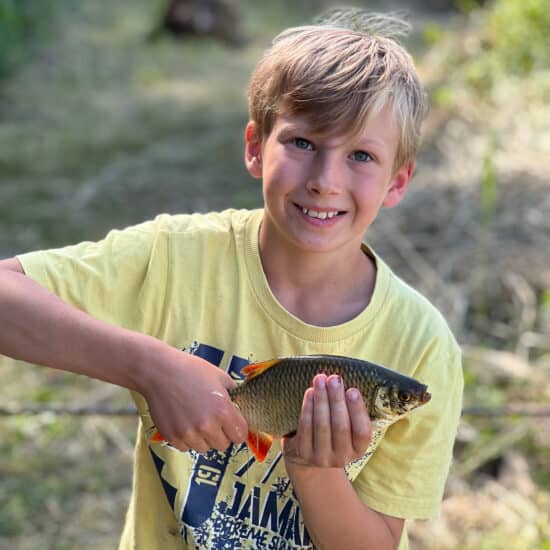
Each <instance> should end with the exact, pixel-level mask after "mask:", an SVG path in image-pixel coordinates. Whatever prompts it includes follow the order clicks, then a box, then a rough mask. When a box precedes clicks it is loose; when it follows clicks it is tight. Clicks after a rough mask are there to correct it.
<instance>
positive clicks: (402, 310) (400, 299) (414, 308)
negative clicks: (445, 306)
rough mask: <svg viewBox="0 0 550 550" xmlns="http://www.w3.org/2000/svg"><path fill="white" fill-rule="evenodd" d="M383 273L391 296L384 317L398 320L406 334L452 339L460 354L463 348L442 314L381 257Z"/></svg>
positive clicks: (388, 293)
mask: <svg viewBox="0 0 550 550" xmlns="http://www.w3.org/2000/svg"><path fill="white" fill-rule="evenodd" d="M376 260H377V265H378V269H379V272H381V273H382V274H384V276H385V277H387V280H388V284H387V292H386V296H385V300H384V304H385V307H384V308H383V312H381V314H382V315H387V316H388V317H389V318H392V319H396V320H398V324H399V325H401V326H402V327H403V328H404V330H405V331H406V332H408V331H411V332H415V333H417V334H418V333H420V332H422V333H424V334H426V335H438V336H439V337H445V338H446V339H448V342H449V344H450V345H451V347H452V348H455V349H456V350H458V349H459V346H458V344H457V342H456V340H455V337H454V335H453V333H452V330H451V328H450V327H449V324H448V322H447V320H446V319H445V317H444V315H443V314H442V312H441V311H440V310H439V309H438V308H437V307H436V306H435V305H434V304H433V303H432V302H431V301H430V299H429V298H428V297H426V296H425V295H424V294H422V293H421V292H419V291H418V290H417V289H415V288H414V287H413V286H411V285H410V284H409V283H407V282H406V281H405V280H404V279H402V278H401V277H400V276H399V275H397V274H396V273H395V272H394V271H393V270H392V269H391V268H390V267H389V266H388V264H386V263H385V262H384V261H383V260H382V259H381V258H380V257H378V256H377V258H376Z"/></svg>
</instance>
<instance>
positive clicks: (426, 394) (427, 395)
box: [420, 391, 432, 403]
mask: <svg viewBox="0 0 550 550" xmlns="http://www.w3.org/2000/svg"><path fill="white" fill-rule="evenodd" d="M431 398H432V394H431V393H430V392H427V391H425V392H424V393H423V394H422V397H421V398H420V400H421V401H422V403H427V402H428V401H429V400H430V399H431Z"/></svg>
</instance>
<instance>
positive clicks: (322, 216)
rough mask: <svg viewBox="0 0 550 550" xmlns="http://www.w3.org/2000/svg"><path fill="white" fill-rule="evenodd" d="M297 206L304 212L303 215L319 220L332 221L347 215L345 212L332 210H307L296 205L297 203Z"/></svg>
mask: <svg viewBox="0 0 550 550" xmlns="http://www.w3.org/2000/svg"><path fill="white" fill-rule="evenodd" d="M295 206H296V207H297V208H299V209H300V210H301V211H302V214H304V215H306V216H309V217H310V218H315V219H318V220H327V219H329V220H330V219H332V218H335V217H336V216H340V215H342V214H345V211H344V210H330V209H326V208H325V209H322V210H321V209H314V208H306V207H305V206H301V205H299V204H296V203H295Z"/></svg>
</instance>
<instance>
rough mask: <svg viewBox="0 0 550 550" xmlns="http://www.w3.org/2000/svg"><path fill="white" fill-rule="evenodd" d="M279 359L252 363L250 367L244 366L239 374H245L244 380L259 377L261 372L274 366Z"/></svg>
mask: <svg viewBox="0 0 550 550" xmlns="http://www.w3.org/2000/svg"><path fill="white" fill-rule="evenodd" d="M279 361H280V359H270V360H269V361H263V362H261V363H252V365H246V367H244V368H243V369H242V370H241V372H242V373H243V374H246V380H250V379H251V378H255V377H256V376H260V374H262V372H264V371H266V370H267V369H269V368H271V367H273V366H274V365H276V364H277V363H278V362H279Z"/></svg>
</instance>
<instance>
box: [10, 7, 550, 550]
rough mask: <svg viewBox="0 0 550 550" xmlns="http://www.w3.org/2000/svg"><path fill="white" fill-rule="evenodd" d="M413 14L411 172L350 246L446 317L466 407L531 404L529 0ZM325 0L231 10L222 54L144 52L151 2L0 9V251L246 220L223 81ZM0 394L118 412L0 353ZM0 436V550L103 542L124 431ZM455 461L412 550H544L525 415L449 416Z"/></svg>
mask: <svg viewBox="0 0 550 550" xmlns="http://www.w3.org/2000/svg"><path fill="white" fill-rule="evenodd" d="M398 4H399V3H395V7H399V6H398ZM435 4H436V2H415V3H413V4H410V3H408V6H409V7H411V6H412V9H411V16H412V22H413V24H414V28H415V32H414V33H413V35H412V36H411V37H410V39H409V40H408V42H407V45H408V46H409V47H410V48H411V50H412V51H413V53H414V57H415V60H416V62H417V65H418V67H419V71H420V73H421V76H422V78H423V80H424V81H425V82H426V84H427V85H428V88H429V92H430V96H431V98H432V110H431V113H430V116H429V118H428V119H427V121H426V125H425V136H426V137H425V140H424V144H423V147H422V149H421V151H420V154H419V161H418V170H417V174H416V176H415V179H414V182H413V186H412V188H411V191H410V194H409V196H408V197H407V199H406V200H405V202H404V204H403V205H402V206H400V207H399V208H398V209H395V210H390V211H387V212H384V214H383V216H381V218H380V220H379V221H377V223H376V224H375V226H374V227H373V228H372V231H371V233H370V236H369V239H370V241H371V243H373V244H374V246H375V248H376V249H377V250H378V252H380V253H381V254H382V255H383V256H385V257H386V259H387V260H388V261H389V263H390V264H391V265H392V267H394V268H395V269H396V270H397V271H398V273H400V274H401V275H402V276H403V277H404V278H405V279H406V280H407V281H409V282H411V284H413V285H414V286H416V287H417V288H419V289H420V290H421V291H422V292H424V293H425V294H426V295H427V296H428V297H429V298H430V299H431V300H432V301H433V302H434V303H435V304H436V305H437V306H438V307H439V308H440V309H441V310H442V311H443V312H444V314H445V315H446V317H447V318H448V319H449V321H450V323H451V324H452V326H453V329H454V330H455V333H456V334H457V337H458V339H459V341H460V343H461V344H462V346H463V349H464V357H465V367H466V371H465V374H466V397H465V405H466V406H479V405H483V406H491V407H500V406H506V405H509V404H511V403H515V404H519V405H522V404H524V403H527V404H530V405H533V404H535V405H538V406H543V405H548V404H550V388H549V382H548V380H549V378H550V377H549V374H550V262H549V260H548V254H547V251H548V250H550V193H549V185H550V183H549V180H548V174H547V166H548V150H549V149H550V109H549V107H548V105H549V104H550V101H549V98H550V76H549V66H548V65H549V63H550V61H549V59H550V57H549V56H548V51H549V44H548V37H549V36H550V20H549V15H548V14H550V5H549V4H550V2H549V0H526V1H520V0H496V1H495V2H487V3H484V4H483V6H481V7H480V6H478V5H477V4H473V3H469V5H466V4H465V3H462V11H460V10H455V11H441V10H438V11H432V9H433V7H434V5H435ZM325 5H326V4H325V2H323V1H322V0H308V1H305V0H304V1H302V2H296V1H291V0H283V1H281V2H264V3H258V2H253V1H252V0H250V1H248V0H243V1H242V2H241V3H240V14H241V23H242V28H241V31H242V34H243V36H244V37H245V42H244V44H243V45H242V47H241V48H238V49H237V48H235V47H230V46H228V45H227V44H225V43H224V42H223V41H220V40H218V39H215V38H197V37H192V38H186V39H184V40H182V41H175V40H172V39H171V38H169V37H160V38H158V39H157V40H154V41H151V40H150V39H149V38H148V37H149V36H150V33H151V30H152V29H153V28H154V27H155V26H156V25H157V23H158V21H159V18H160V14H161V13H162V10H163V7H164V2H162V1H161V0H155V1H153V2H151V1H146V0H132V1H130V0H120V1H119V2H109V1H107V0H93V1H90V2H80V3H76V2H72V1H70V0H51V1H50V2H48V3H45V2H38V1H36V0H35V1H33V0H17V1H14V0H11V1H10V0H0V73H1V74H2V80H1V82H0V257H1V256H10V255H12V254H15V253H17V252H22V251H27V250H32V249H37V248H41V247H50V246H60V245H64V244H67V243H71V242H75V241H78V240H82V239H98V238H101V236H102V235H103V234H104V233H105V232H106V231H107V230H108V229H110V228H112V227H123V226H126V225H128V224H131V223H136V222H139V221H142V220H143V219H146V218H149V217H151V216H153V215H155V214H157V213H158V212H160V211H166V212H185V211H205V210H209V209H219V208H225V207H227V206H235V207H254V206H257V205H260V203H261V194H260V190H259V188H258V186H257V182H255V181H253V180H251V179H250V178H249V177H248V176H247V174H246V172H245V170H244V167H243V165H242V160H241V158H242V139H241V137H240V136H242V132H243V130H244V124H245V122H246V117H247V113H246V98H245V94H244V87H245V84H246V81H247V78H248V75H249V72H250V69H251V67H252V66H253V64H254V62H255V61H256V60H257V58H258V57H259V55H260V54H261V52H262V51H263V49H264V48H265V47H266V46H267V45H268V42H269V39H270V38H271V37H272V36H273V35H274V34H275V33H276V32H278V31H279V30H281V29H282V28H284V27H286V26H288V25H291V24H297V23H302V22H306V21H308V20H309V19H310V18H311V17H312V16H313V15H315V14H317V13H318V12H319V11H320V10H321V9H322V8H323V7H324V6H325ZM369 6H372V7H373V8H377V7H378V9H388V3H384V5H382V3H380V4H377V3H376V2H374V3H369ZM423 6H424V7H423ZM426 6H428V7H429V9H428V8H426ZM392 7H394V4H392ZM0 382H1V387H2V391H1V392H0V404H1V405H7V406H16V405H20V404H43V405H45V406H51V405H52V404H63V403H65V404H66V403H78V404H79V405H84V406H85V405H93V406H105V405H109V406H117V405H121V406H125V405H127V404H128V403H129V398H128V396H127V395H126V393H125V392H123V391H120V390H118V389H117V388H112V387H110V386H106V385H105V384H99V383H95V382H93V381H91V380H87V379H83V378H76V377H73V376H70V375H67V374H63V373H59V372H56V371H52V370H45V369H40V368H36V367H32V366H29V365H23V364H20V363H16V362H13V361H10V360H7V359H3V360H2V361H0ZM0 426H1V430H2V438H1V440H0V456H1V457H2V458H1V459H0V548H2V547H9V548H21V549H27V548H29V549H30V548H37V547H40V548H55V549H62V548H88V547H89V548H115V547H116V541H117V540H118V536H119V533H120V529H121V526H122V522H123V516H124V512H125V507H126V503H127V499H128V496H129V489H130V475H131V458H132V447H133V439H134V431H135V421H134V419H132V418H127V419H113V418H102V417H94V416H90V417H85V418H73V417H65V416H57V415H53V414H48V413H46V414H42V415H38V416H33V417H28V416H14V417H7V418H0ZM455 455H456V462H455V466H454V468H453V471H452V475H451V478H450V480H449V484H448V488H447V492H446V498H445V502H444V508H443V514H442V517H441V518H439V519H438V520H435V521H433V522H429V523H413V524H412V526H411V531H412V535H413V544H414V547H415V548H417V549H423V550H424V549H428V550H429V549H432V548H433V549H437V550H440V549H447V548H448V549H450V548H453V549H455V548H458V549H463V550H466V549H468V550H469V549H472V550H473V549H478V548H486V549H491V550H492V549H495V550H496V549H500V548H514V549H519V550H521V549H525V550H532V549H538V550H542V549H544V550H548V548H549V547H550V517H549V513H548V510H550V477H549V475H548V472H550V432H549V429H548V421H547V419H546V420H545V419H543V418H537V417H523V416H513V417H509V416H506V417H495V418H491V419H487V418H476V417H473V416H466V417H465V418H464V419H463V422H462V425H461V430H460V434H459V439H458V442H457V446H456V453H455Z"/></svg>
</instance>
